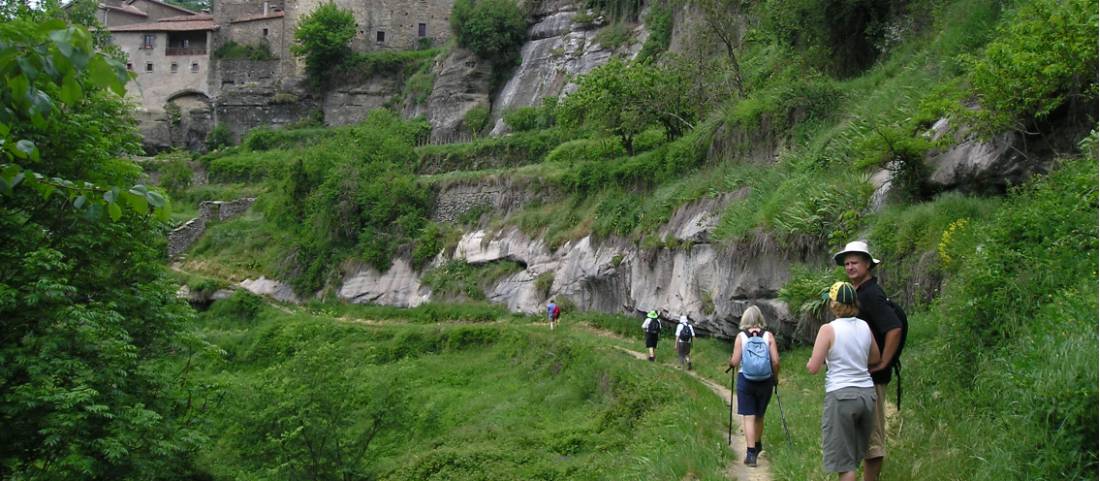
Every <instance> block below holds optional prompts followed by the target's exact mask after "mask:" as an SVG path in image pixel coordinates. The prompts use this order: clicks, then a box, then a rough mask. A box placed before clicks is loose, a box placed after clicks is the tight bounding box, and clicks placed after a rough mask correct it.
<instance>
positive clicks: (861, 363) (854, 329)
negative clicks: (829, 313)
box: [825, 317, 875, 392]
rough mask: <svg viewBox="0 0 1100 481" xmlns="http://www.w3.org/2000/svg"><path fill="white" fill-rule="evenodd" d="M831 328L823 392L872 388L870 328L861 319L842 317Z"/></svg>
mask: <svg viewBox="0 0 1100 481" xmlns="http://www.w3.org/2000/svg"><path fill="white" fill-rule="evenodd" d="M829 325H830V326H833V335H834V337H833V347H831V348H829V355H828V356H826V358H825V362H826V363H827V365H828V370H827V371H826V372H825V392H833V391H836V390H837V389H841V388H846V387H875V384H874V382H872V381H871V373H870V372H868V370H867V356H868V355H870V353H871V328H870V327H868V326H867V323H866V322H863V320H862V319H859V318H855V317H842V318H840V319H837V320H835V321H833V322H830V323H829Z"/></svg>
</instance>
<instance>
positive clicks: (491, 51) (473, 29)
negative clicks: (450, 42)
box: [451, 0, 527, 63]
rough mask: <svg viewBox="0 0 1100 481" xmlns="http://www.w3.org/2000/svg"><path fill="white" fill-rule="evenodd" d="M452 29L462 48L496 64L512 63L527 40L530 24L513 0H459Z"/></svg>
mask: <svg viewBox="0 0 1100 481" xmlns="http://www.w3.org/2000/svg"><path fill="white" fill-rule="evenodd" d="M451 30H452V31H453V32H454V34H455V38H456V39H457V40H458V44H459V45H460V46H462V47H465V48H468V49H470V50H471V51H472V52H474V53H475V54H477V56H479V57H481V58H484V59H486V60H491V61H493V62H494V63H507V62H511V61H513V59H514V58H515V56H516V55H517V54H518V53H519V48H520V46H521V45H522V44H523V41H524V40H526V38H527V22H526V21H525V20H524V18H523V12H521V11H520V10H519V6H518V5H516V2H513V1H512V0H476V1H475V0H457V1H455V3H454V7H452V9H451Z"/></svg>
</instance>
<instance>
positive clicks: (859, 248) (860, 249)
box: [833, 241, 882, 267]
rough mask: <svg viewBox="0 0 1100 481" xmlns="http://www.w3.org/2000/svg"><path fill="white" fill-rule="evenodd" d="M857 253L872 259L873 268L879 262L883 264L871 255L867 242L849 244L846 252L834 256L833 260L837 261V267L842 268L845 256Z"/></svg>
mask: <svg viewBox="0 0 1100 481" xmlns="http://www.w3.org/2000/svg"><path fill="white" fill-rule="evenodd" d="M856 253H858V254H863V255H865V256H867V258H868V259H871V267H874V266H877V265H878V264H879V262H882V261H880V260H878V259H875V257H874V256H872V255H871V251H869V250H867V242H866V241H852V242H849V243H848V245H846V246H844V250H841V251H840V252H837V253H836V254H833V260H834V261H836V265H838V266H842V265H844V256H846V255H848V254H856Z"/></svg>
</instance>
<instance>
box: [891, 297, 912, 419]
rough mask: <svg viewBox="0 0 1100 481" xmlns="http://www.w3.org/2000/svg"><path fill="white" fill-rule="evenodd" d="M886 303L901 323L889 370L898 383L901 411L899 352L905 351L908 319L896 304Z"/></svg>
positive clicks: (892, 302) (899, 407)
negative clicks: (896, 346) (896, 348)
mask: <svg viewBox="0 0 1100 481" xmlns="http://www.w3.org/2000/svg"><path fill="white" fill-rule="evenodd" d="M886 303H887V304H890V308H891V309H893V310H894V315H895V316H897V317H898V321H901V339H899V340H898V350H897V352H895V353H894V362H893V366H892V367H891V368H890V369H893V370H894V376H895V377H897V383H898V397H897V401H898V409H901V351H903V350H904V349H905V338H906V337H908V336H909V318H908V317H906V316H905V310H904V309H902V308H901V306H899V305H898V304H897V303H896V302H894V301H892V300H890V298H889V297H887V298H886Z"/></svg>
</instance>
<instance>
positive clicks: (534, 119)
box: [504, 97, 557, 132]
mask: <svg viewBox="0 0 1100 481" xmlns="http://www.w3.org/2000/svg"><path fill="white" fill-rule="evenodd" d="M556 101H557V100H556V99H554V98H553V97H547V98H546V99H544V100H543V104H542V105H540V106H537V107H518V108H514V109H511V110H509V111H507V112H505V113H504V123H505V124H506V125H508V128H509V129H511V130H512V132H526V131H529V130H541V129H548V128H551V127H553V126H554V123H555V119H554V108H555V103H556Z"/></svg>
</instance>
